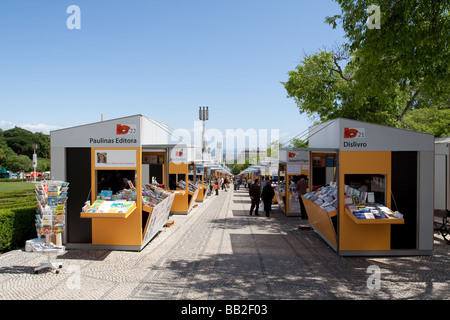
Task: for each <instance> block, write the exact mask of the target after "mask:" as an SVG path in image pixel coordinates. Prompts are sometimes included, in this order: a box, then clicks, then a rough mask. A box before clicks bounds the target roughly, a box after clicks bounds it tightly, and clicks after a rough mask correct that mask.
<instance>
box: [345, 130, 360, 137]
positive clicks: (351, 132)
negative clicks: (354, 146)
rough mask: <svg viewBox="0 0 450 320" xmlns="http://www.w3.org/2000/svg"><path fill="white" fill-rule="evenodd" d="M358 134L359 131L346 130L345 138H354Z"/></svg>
mask: <svg viewBox="0 0 450 320" xmlns="http://www.w3.org/2000/svg"><path fill="white" fill-rule="evenodd" d="M357 134H358V130H356V129H350V128H344V138H354V137H356V135H357Z"/></svg>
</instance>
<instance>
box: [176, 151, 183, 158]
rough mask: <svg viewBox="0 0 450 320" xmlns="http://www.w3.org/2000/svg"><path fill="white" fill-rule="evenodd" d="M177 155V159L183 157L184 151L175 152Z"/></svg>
mask: <svg viewBox="0 0 450 320" xmlns="http://www.w3.org/2000/svg"><path fill="white" fill-rule="evenodd" d="M175 155H176V156H177V157H181V156H182V155H183V151H175Z"/></svg>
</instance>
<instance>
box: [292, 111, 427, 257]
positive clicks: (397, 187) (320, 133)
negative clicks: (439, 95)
mask: <svg viewBox="0 0 450 320" xmlns="http://www.w3.org/2000/svg"><path fill="white" fill-rule="evenodd" d="M309 146H310V148H313V149H323V150H329V151H330V152H329V155H328V158H327V155H326V154H324V155H323V156H322V157H317V158H316V159H314V156H313V151H310V157H309V159H310V163H309V164H310V166H311V168H312V169H314V167H315V164H314V163H315V162H317V166H318V167H324V168H325V171H324V172H325V177H326V176H327V174H326V169H327V168H328V166H327V164H326V162H327V161H329V162H330V163H329V165H330V166H329V168H333V169H330V172H331V170H335V174H333V175H330V176H333V177H334V178H335V179H336V180H333V181H330V182H331V183H330V182H327V181H326V184H328V185H325V186H322V187H320V186H318V185H316V186H314V185H313V183H314V176H313V177H312V178H313V179H309V181H310V185H309V186H310V192H309V193H307V194H305V195H304V196H302V199H303V203H304V206H305V209H306V212H307V215H308V220H309V223H310V225H311V226H312V227H313V228H314V229H315V231H317V233H318V234H319V235H320V236H321V237H322V238H323V239H324V240H325V241H326V242H327V243H328V244H329V245H330V246H331V247H332V248H333V249H334V250H336V251H337V253H338V254H339V255H343V256H351V255H354V256H357V255H359V256H361V255H363V256H368V255H374V256H385V255H387V256H389V255H431V254H432V250H433V236H434V234H433V233H434V229H433V209H434V203H433V202H434V201H433V198H434V193H433V189H434V136H433V135H430V134H426V133H419V132H414V131H409V130H403V129H398V128H392V127H387V126H382V125H376V124H371V123H365V122H360V121H354V120H348V119H343V118H338V119H334V120H331V121H328V122H324V123H322V124H319V125H316V126H313V127H310V129H309ZM299 150H302V149H299ZM305 150H308V149H305ZM332 150H335V151H334V153H335V154H334V155H332V152H331V151H332ZM312 171H313V170H311V171H310V178H311V172H312ZM317 174H319V171H317V173H316V176H317Z"/></svg>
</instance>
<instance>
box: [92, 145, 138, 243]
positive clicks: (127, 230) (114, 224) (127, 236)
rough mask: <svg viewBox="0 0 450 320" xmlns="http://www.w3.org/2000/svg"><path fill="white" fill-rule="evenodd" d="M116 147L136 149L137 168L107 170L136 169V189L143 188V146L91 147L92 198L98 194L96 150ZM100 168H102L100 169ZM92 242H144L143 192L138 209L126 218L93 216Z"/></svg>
mask: <svg viewBox="0 0 450 320" xmlns="http://www.w3.org/2000/svg"><path fill="white" fill-rule="evenodd" d="M102 149H114V150H130V149H135V150H136V167H135V168H120V167H117V168H106V169H107V170H125V169H131V170H136V185H135V187H136V189H137V190H142V180H141V179H142V178H141V176H142V173H141V171H142V163H141V160H142V149H141V148H91V150H92V151H91V152H92V153H91V154H92V156H91V162H92V164H91V167H92V193H91V195H92V199H95V195H96V194H97V190H96V183H95V177H96V174H95V168H94V163H93V161H94V158H95V157H94V155H95V150H102ZM99 170H100V169H99ZM92 244H97V245H124V246H126V245H132V246H140V245H141V244H142V193H141V192H137V199H136V210H135V211H134V212H133V213H132V214H130V215H129V216H128V217H127V218H126V219H114V218H112V219H110V218H93V219H92Z"/></svg>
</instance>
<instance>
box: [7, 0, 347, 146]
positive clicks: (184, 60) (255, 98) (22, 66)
mask: <svg viewBox="0 0 450 320" xmlns="http://www.w3.org/2000/svg"><path fill="white" fill-rule="evenodd" d="M70 5H77V6H79V8H80V10H81V11H80V12H81V15H80V21H81V29H79V30H77V29H74V30H70V29H69V28H68V27H67V25H66V21H67V19H68V18H69V17H70V16H71V13H67V12H66V11H67V8H68V7H69V6H70ZM339 13H340V8H339V6H338V5H337V4H336V3H335V2H333V1H332V0H315V1H309V0H278V1H275V0H271V1H267V0H239V1H237V0H221V1H218V0H109V1H103V0H28V1H25V0H1V1H0V109H1V115H0V128H2V129H3V130H6V129H9V128H11V127H13V126H14V125H16V126H19V127H23V128H25V129H28V130H30V131H42V132H46V133H48V131H49V130H53V129H56V128H61V127H71V126H77V125H81V124H86V123H91V122H97V121H100V119H101V114H103V117H104V119H105V120H108V119H114V118H120V117H124V116H129V115H135V114H143V115H146V116H149V117H151V118H154V119H156V120H159V121H162V122H164V123H166V124H168V125H169V126H170V127H172V128H173V129H178V128H185V129H188V130H191V129H192V128H193V126H194V121H196V120H198V108H199V106H209V109H210V120H209V121H208V122H207V128H215V129H218V130H222V131H223V132H224V134H225V130H226V129H239V128H240V129H244V130H247V129H249V128H253V129H256V130H258V129H261V128H265V129H278V130H279V134H280V138H281V141H282V142H284V141H287V140H289V139H290V138H292V137H293V136H295V135H297V134H298V133H300V132H302V131H304V130H305V129H307V127H308V126H309V125H311V124H312V123H311V121H310V120H309V119H308V118H307V117H306V116H305V115H300V113H299V111H298V108H297V107H296V104H295V102H294V101H293V100H292V99H289V98H287V95H286V91H285V89H284V87H283V85H282V84H281V83H280V82H281V81H286V80H287V77H288V76H287V72H288V71H290V70H293V69H295V67H296V66H297V65H298V64H300V63H301V61H302V58H303V56H304V54H305V53H314V52H315V51H318V50H320V49H323V47H327V48H331V47H332V46H333V45H334V44H336V43H342V42H343V41H344V39H343V35H344V33H343V31H342V29H339V28H338V29H335V30H333V29H332V28H331V26H329V25H328V24H326V23H325V22H324V20H325V17H326V16H331V15H335V14H339Z"/></svg>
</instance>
